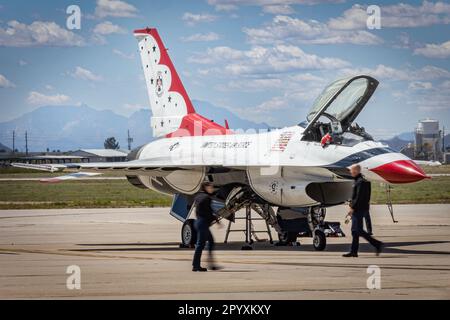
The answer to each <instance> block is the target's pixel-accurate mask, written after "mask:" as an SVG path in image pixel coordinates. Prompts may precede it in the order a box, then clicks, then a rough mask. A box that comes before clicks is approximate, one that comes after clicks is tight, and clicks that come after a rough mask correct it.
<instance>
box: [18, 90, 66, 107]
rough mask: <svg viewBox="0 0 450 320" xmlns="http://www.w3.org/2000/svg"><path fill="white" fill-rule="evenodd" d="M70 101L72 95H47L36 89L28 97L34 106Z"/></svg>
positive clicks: (53, 104)
mask: <svg viewBox="0 0 450 320" xmlns="http://www.w3.org/2000/svg"><path fill="white" fill-rule="evenodd" d="M69 101H70V97H68V96H66V95H63V94H56V95H45V94H42V93H39V92H36V91H32V92H30V94H29V95H28V98H27V102H28V104H30V105H34V106H46V105H52V106H55V105H65V104H67V103H68V102H69Z"/></svg>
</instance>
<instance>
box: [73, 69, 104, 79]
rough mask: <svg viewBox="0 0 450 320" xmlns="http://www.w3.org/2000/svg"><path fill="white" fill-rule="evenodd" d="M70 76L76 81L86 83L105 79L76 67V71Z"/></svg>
mask: <svg viewBox="0 0 450 320" xmlns="http://www.w3.org/2000/svg"><path fill="white" fill-rule="evenodd" d="M70 75H71V76H72V77H74V78H76V79H80V80H86V81H93V82H98V81H102V80H103V78H102V77H101V76H99V75H96V74H95V73H93V72H92V71H90V70H87V69H84V68H82V67H76V68H75V71H74V72H71V73H70Z"/></svg>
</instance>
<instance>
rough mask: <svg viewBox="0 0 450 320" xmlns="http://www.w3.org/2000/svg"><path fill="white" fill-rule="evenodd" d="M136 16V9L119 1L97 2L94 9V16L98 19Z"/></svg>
mask: <svg viewBox="0 0 450 320" xmlns="http://www.w3.org/2000/svg"><path fill="white" fill-rule="evenodd" d="M136 14H137V9H136V7H134V6H133V5H131V4H129V3H127V2H125V1H120V0H98V1H97V7H96V8H95V15H96V16H97V17H99V18H106V17H116V18H130V17H135V16H136Z"/></svg>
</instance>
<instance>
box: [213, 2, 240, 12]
mask: <svg viewBox="0 0 450 320" xmlns="http://www.w3.org/2000/svg"><path fill="white" fill-rule="evenodd" d="M214 9H215V10H216V11H224V12H230V11H235V10H237V9H238V6H237V5H234V4H216V5H215V6H214Z"/></svg>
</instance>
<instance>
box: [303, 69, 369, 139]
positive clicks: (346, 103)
mask: <svg viewBox="0 0 450 320" xmlns="http://www.w3.org/2000/svg"><path fill="white" fill-rule="evenodd" d="M377 86H378V81H377V80H376V79H374V78H372V77H369V76H365V75H361V76H357V77H352V78H345V79H341V80H337V81H335V82H333V83H332V84H330V85H329V86H328V87H326V88H325V90H324V91H323V92H322V93H321V94H320V96H319V97H318V98H317V99H316V101H315V102H314V104H313V106H312V108H311V110H310V111H309V113H308V116H307V117H306V118H307V121H308V126H307V127H306V130H305V131H308V130H309V129H310V128H312V127H313V126H314V125H315V123H316V122H317V121H318V120H319V118H320V117H322V116H325V117H327V118H329V119H330V120H331V121H334V122H336V121H337V122H339V123H340V125H341V126H342V130H343V131H346V130H347V128H348V127H349V126H350V125H351V123H352V122H353V121H354V120H355V118H356V117H357V116H358V114H359V113H360V112H361V110H362V109H363V108H364V106H365V105H366V103H367V101H369V99H370V97H371V96H372V94H373V93H374V92H375V89H376V88H377Z"/></svg>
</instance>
